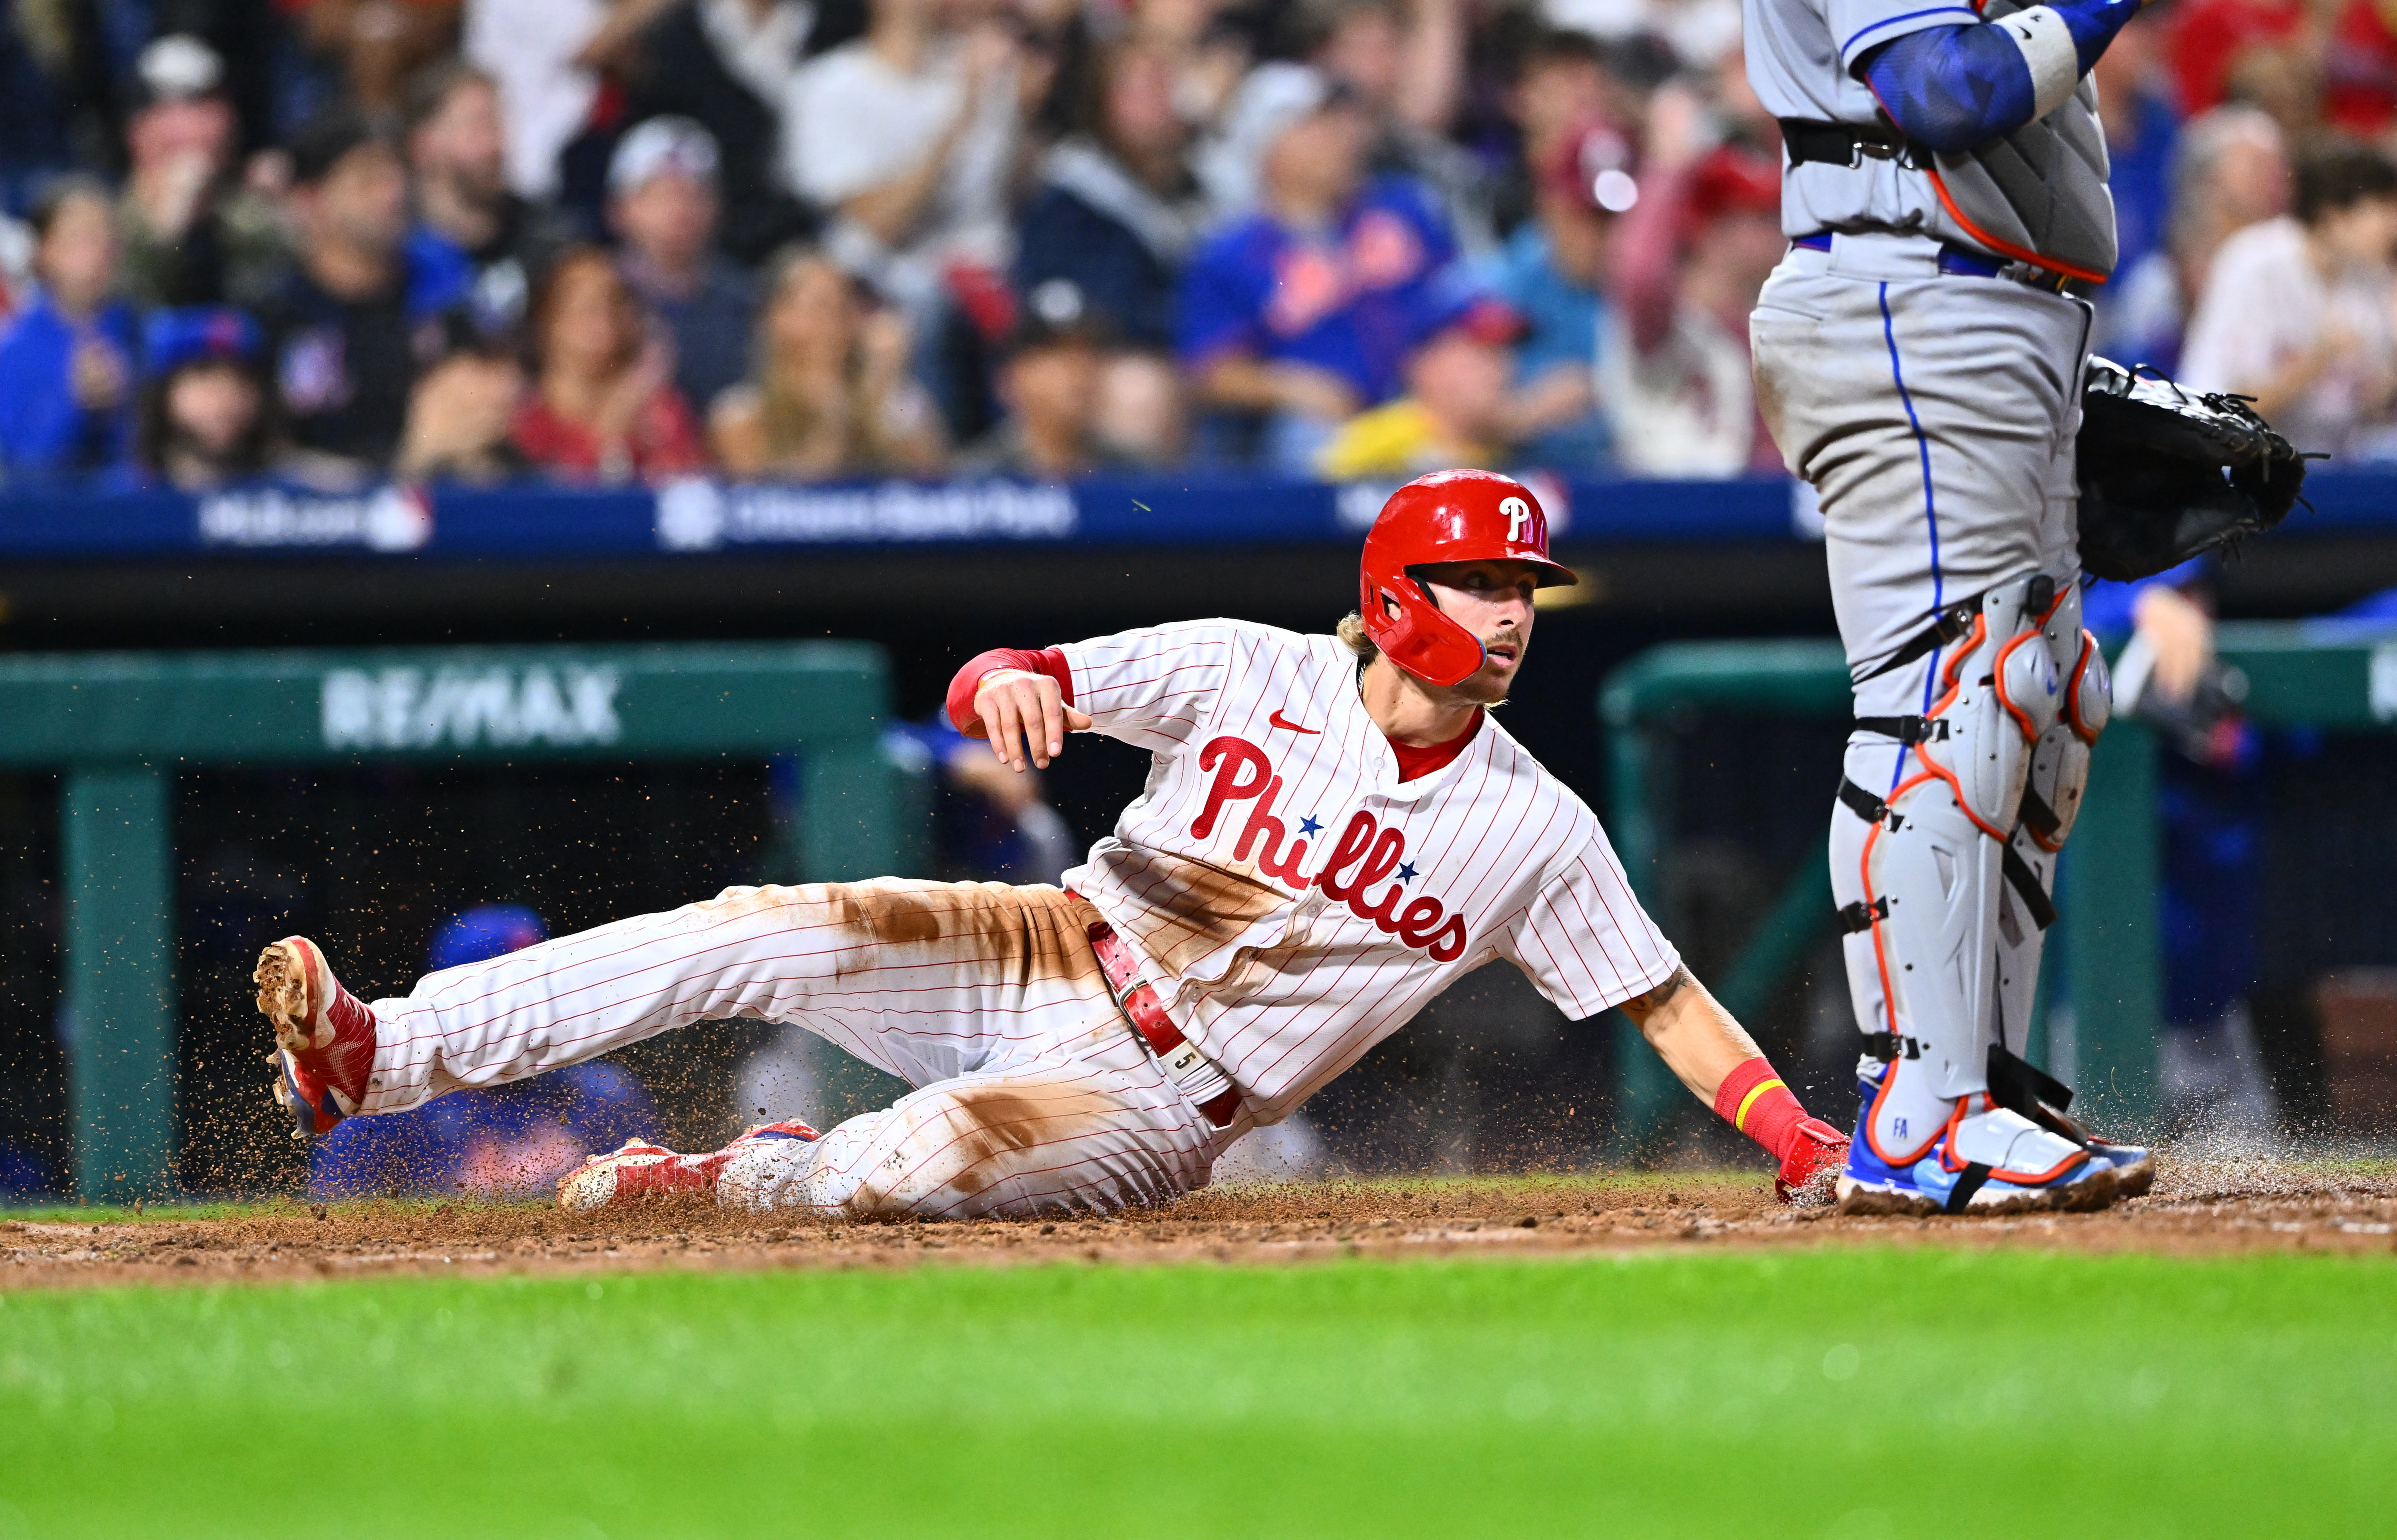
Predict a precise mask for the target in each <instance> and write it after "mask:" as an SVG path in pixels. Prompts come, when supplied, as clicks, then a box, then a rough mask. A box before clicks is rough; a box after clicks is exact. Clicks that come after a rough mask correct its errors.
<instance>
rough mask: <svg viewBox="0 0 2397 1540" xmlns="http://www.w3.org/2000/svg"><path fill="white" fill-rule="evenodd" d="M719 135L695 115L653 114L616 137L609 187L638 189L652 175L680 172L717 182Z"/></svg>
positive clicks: (618, 190)
mask: <svg viewBox="0 0 2397 1540" xmlns="http://www.w3.org/2000/svg"><path fill="white" fill-rule="evenodd" d="M717 158H718V157H717V155H716V136H715V135H714V134H711V133H709V132H708V131H707V130H706V128H704V127H702V126H701V125H700V124H699V123H698V122H697V121H696V120H695V119H692V118H687V117H671V116H669V117H653V118H650V119H649V120H648V121H647V122H645V123H643V124H641V125H640V126H639V127H636V128H634V129H633V131H632V132H631V133H628V134H626V135H625V136H624V137H623V139H621V140H618V141H616V153H615V154H614V155H613V156H612V157H610V159H609V162H608V191H609V193H612V194H623V193H630V192H634V191H636V190H637V189H638V188H640V187H641V186H642V184H644V183H645V182H647V181H649V180H650V179H651V178H652V177H659V176H663V175H666V174H668V173H675V172H678V173H680V174H681V175H683V176H686V177H689V178H690V180H691V181H698V182H704V183H706V184H707V185H708V186H710V187H713V186H715V185H716V164H717Z"/></svg>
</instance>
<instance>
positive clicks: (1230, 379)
mask: <svg viewBox="0 0 2397 1540" xmlns="http://www.w3.org/2000/svg"><path fill="white" fill-rule="evenodd" d="M1372 134H1373V122H1372V120H1371V119H1370V118H1369V117H1367V116H1366V114H1364V113H1363V112H1362V111H1360V110H1359V107H1358V106H1357V104H1356V103H1355V102H1354V100H1351V99H1350V98H1349V97H1348V96H1347V95H1346V93H1345V92H1342V91H1339V90H1337V89H1335V88H1333V87H1332V86H1331V85H1330V84H1329V83H1328V82H1327V81H1326V80H1325V78H1324V77H1323V76H1321V75H1319V74H1317V73H1316V72H1314V71H1312V70H1309V69H1306V68H1305V67H1303V66H1299V65H1270V64H1269V65H1265V66H1263V67H1261V68H1260V69H1258V70H1257V71H1256V72H1254V74H1252V77H1251V81H1250V84H1249V86H1248V87H1244V100H1243V101H1242V102H1241V103H1239V105H1238V106H1237V107H1236V109H1235V130H1234V135H1233V137H1234V138H1235V139H1238V140H1243V141H1245V142H1246V143H1247V144H1248V145H1249V146H1250V147H1251V153H1252V154H1253V155H1254V157H1255V159H1256V162H1257V164H1258V167H1259V169H1260V172H1261V175H1260V176H1259V178H1258V188H1259V191H1260V193H1261V202H1260V207H1259V208H1258V209H1257V211H1256V212H1255V213H1254V214H1252V215H1251V216H1249V217H1248V218H1246V219H1243V220H1240V221H1238V222H1237V223H1235V224H1233V225H1231V226H1230V227H1229V228H1227V229H1225V231H1223V232H1222V233H1221V234H1217V235H1216V236H1215V237H1214V238H1213V239H1212V240H1211V241H1209V242H1208V243H1207V244H1206V245H1205V246H1204V247H1202V248H1200V249H1199V252H1198V256H1197V257H1196V258H1195V259H1193V261H1192V262H1191V265H1190V271H1189V273H1188V274H1187V275H1186V276H1185V279H1184V282H1183V287H1182V312H1181V316H1180V323H1179V327H1178V338H1177V346H1178V351H1179V353H1180V354H1181V356H1182V359H1183V362H1184V364H1185V367H1186V368H1188V369H1190V370H1191V372H1192V374H1193V375H1194V377H1195V381H1196V385H1197V391H1198V400H1199V402H1200V404H1201V405H1202V406H1205V407H1209V408H1214V409H1216V410H1218V411H1233V412H1244V413H1254V414H1259V415H1261V416H1262V417H1263V418H1264V420H1265V438H1264V441H1263V444H1262V454H1261V456H1260V458H1261V459H1262V460H1263V461H1264V462H1265V463H1266V464H1268V465H1270V466H1272V467H1273V468H1275V469H1277V470H1281V471H1284V472H1288V473H1291V474H1294V475H1306V474H1308V469H1309V467H1310V466H1311V465H1312V463H1313V462H1314V459H1315V457H1316V455H1317V453H1318V452H1319V450H1320V449H1322V447H1323V445H1324V443H1325V442H1326V441H1327V440H1328V439H1329V437H1330V435H1331V434H1332V430H1333V429H1334V428H1335V427H1337V426H1338V425H1339V424H1340V422H1343V421H1344V420H1346V418H1348V417H1349V416H1351V415H1353V414H1354V413H1355V412H1357V411H1358V410H1359V408H1364V407H1370V406H1375V405H1379V404H1380V403H1382V402H1384V401H1387V400H1389V399H1390V398H1391V397H1392V396H1394V395H1397V394H1398V393H1399V376H1400V371H1401V369H1402V368H1403V366H1404V364H1405V362H1406V355H1407V352H1408V349H1409V347H1410V345H1411V344H1412V342H1413V341H1414V339H1415V338H1416V337H1418V336H1419V335H1420V334H1421V312H1422V310H1423V308H1424V306H1425V304H1426V302H1427V297H1428V295H1429V294H1430V292H1431V290H1432V287H1433V280H1434V279H1435V278H1437V277H1438V276H1439V275H1440V274H1441V273H1442V272H1443V270H1445V269H1446V268H1447V267H1448V266H1449V264H1450V263H1451V262H1452V261H1454V259H1455V255H1456V246H1455V242H1454V241H1453V238H1452V237H1451V235H1450V233H1449V229H1448V225H1447V221H1446V220H1445V219H1444V218H1443V216H1442V215H1441V213H1440V208H1439V205H1438V203H1437V202H1436V201H1435V200H1434V199H1433V197H1432V195H1431V194H1430V193H1429V192H1428V191H1427V190H1426V189H1425V188H1424V187H1423V186H1422V185H1421V184H1420V183H1417V182H1413V181H1408V180H1406V179H1403V178H1397V177H1388V178H1375V179H1373V180H1371V181H1368V180H1366V177H1365V175H1364V167H1365V156H1366V152H1367V151H1368V149H1369V148H1370V141H1371V137H1372Z"/></svg>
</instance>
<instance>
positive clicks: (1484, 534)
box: [1357, 471, 1581, 686]
mask: <svg viewBox="0 0 2397 1540" xmlns="http://www.w3.org/2000/svg"><path fill="white" fill-rule="evenodd" d="M1461 561H1525V562H1530V563H1531V564H1532V565H1533V568H1534V569H1535V570H1536V573H1537V577H1536V579H1535V581H1536V582H1537V583H1538V584H1539V586H1540V587H1542V588H1549V587H1555V586H1559V585H1562V584H1568V583H1579V582H1580V581H1581V580H1580V579H1579V578H1577V577H1575V576H1573V571H1572V569H1569V568H1565V567H1560V566H1558V565H1557V564H1556V563H1555V562H1553V561H1550V560H1549V559H1548V518H1547V514H1546V513H1544V512H1542V511H1541V508H1540V500H1539V499H1538V498H1536V497H1534V496H1533V495H1532V489H1530V488H1529V487H1526V486H1524V485H1523V484H1522V483H1521V482H1520V481H1517V480H1516V479H1515V478H1514V477H1512V476H1504V475H1497V474H1496V473H1495V472H1492V471H1435V472H1433V473H1432V474H1431V475H1426V476H1418V477H1416V478H1415V479H1414V480H1413V481H1410V482H1408V483H1407V484H1406V485H1405V486H1403V487H1401V488H1399V489H1398V490H1397V491H1395V492H1393V493H1391V494H1390V501H1389V502H1386V503H1384V504H1383V505H1382V513H1381V516H1380V517H1379V518H1376V519H1375V520H1374V521H1373V530H1372V532H1371V533H1369V534H1367V535H1366V537H1365V552H1364V556H1363V559H1362V560H1361V561H1360V562H1359V572H1358V605H1357V611H1358V613H1359V615H1361V616H1362V617H1363V618H1364V622H1365V634H1366V635H1367V636H1371V637H1372V638H1373V645H1374V646H1375V647H1378V648H1380V649H1382V654H1383V656H1385V657H1386V658H1388V659H1389V660H1390V662H1392V663H1396V664H1398V665H1399V667H1400V668H1403V669H1405V670H1406V671H1407V672H1408V673H1410V674H1412V675H1413V676H1415V677H1417V678H1419V679H1422V680H1424V681H1425V682H1426V683H1428V684H1434V685H1440V686H1449V685H1458V684H1462V683H1464V682H1465V681H1466V680H1467V679H1469V678H1471V677H1473V676H1474V675H1475V674H1476V673H1477V672H1479V671H1480V667H1481V663H1482V651H1481V638H1480V637H1479V636H1475V635H1474V634H1473V633H1472V632H1470V631H1468V630H1466V628H1465V627H1464V626H1462V625H1459V624H1457V623H1456V622H1454V621H1453V620H1451V619H1450V618H1449V617H1448V616H1446V615H1443V614H1441V613H1440V605H1439V603H1438V602H1437V601H1436V600H1434V599H1433V597H1432V595H1431V590H1430V589H1428V588H1426V587H1425V586H1424V583H1423V580H1422V578H1420V577H1419V576H1417V575H1416V573H1415V570H1414V569H1416V568H1418V567H1435V566H1440V565H1442V564H1444V563H1449V562H1461Z"/></svg>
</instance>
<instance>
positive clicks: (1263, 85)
mask: <svg viewBox="0 0 2397 1540" xmlns="http://www.w3.org/2000/svg"><path fill="white" fill-rule="evenodd" d="M1355 102H1356V92H1355V91H1354V90H1353V89H1351V88H1350V87H1347V86H1346V85H1345V84H1343V83H1341V82H1339V81H1337V80H1334V79H1332V76H1330V75H1328V74H1324V73H1323V72H1322V71H1321V70H1319V69H1316V68H1314V67H1313V66H1311V65H1306V64H1291V63H1284V62H1279V61H1276V62H1269V63H1265V64H1260V65H1258V66H1257V67H1256V68H1255V69H1253V70H1251V71H1250V72H1249V74H1248V77H1247V78H1246V79H1244V80H1242V81H1241V82H1240V85H1239V89H1238V90H1237V91H1235V92H1234V93H1233V96H1232V100H1231V102H1230V103H1229V104H1228V105H1227V106H1226V107H1225V109H1224V117H1223V130H1222V132H1221V133H1220V134H1219V135H1218V136H1217V137H1216V139H1215V141H1214V142H1213V143H1212V145H1210V146H1209V147H1208V148H1207V150H1206V151H1205V152H1204V153H1203V154H1202V155H1201V156H1200V160H1201V167H1200V169H1201V172H1202V175H1203V176H1204V179H1205V180H1206V181H1207V183H1208V186H1209V191H1210V192H1211V193H1212V194H1214V195H1215V197H1216V199H1217V201H1218V202H1220V203H1222V204H1223V205H1224V206H1225V207H1226V208H1247V207H1249V206H1250V205H1252V204H1253V203H1255V202H1256V199H1257V190H1258V187H1259V185H1260V182H1261V176H1262V172H1263V168H1264V167H1265V156H1266V155H1267V154H1271V153H1272V150H1273V147H1274V146H1275V145H1276V144H1277V143H1279V142H1280V141H1281V136H1282V135H1284V134H1286V133H1288V132H1289V131H1290V130H1291V129H1292V128H1294V127H1297V126H1298V125H1299V124H1301V123H1303V122H1305V121H1306V119H1307V118H1309V117H1311V116H1313V115H1314V114H1317V113H1319V112H1321V111H1323V110H1324V109H1326V108H1332V107H1346V106H1351V105H1354V104H1355Z"/></svg>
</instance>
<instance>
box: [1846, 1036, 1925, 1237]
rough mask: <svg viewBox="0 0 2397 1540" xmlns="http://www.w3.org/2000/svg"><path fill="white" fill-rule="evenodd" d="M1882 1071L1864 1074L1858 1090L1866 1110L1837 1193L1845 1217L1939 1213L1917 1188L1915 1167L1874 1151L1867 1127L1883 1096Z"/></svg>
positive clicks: (1859, 1117) (1858, 1116)
mask: <svg viewBox="0 0 2397 1540" xmlns="http://www.w3.org/2000/svg"><path fill="white" fill-rule="evenodd" d="M1881 1074H1882V1070H1881V1066H1880V1065H1874V1066H1873V1067H1872V1069H1871V1070H1870V1071H1869V1072H1868V1073H1863V1074H1860V1076H1859V1078H1857V1080H1856V1090H1857V1091H1859V1092H1861V1093H1862V1094H1863V1096H1864V1106H1863V1107H1862V1108H1861V1109H1860V1110H1859V1111H1858V1112H1857V1113H1856V1131H1855V1134H1854V1136H1853V1137H1851V1138H1850V1139H1849V1141H1848V1157H1847V1159H1846V1160H1845V1161H1844V1162H1843V1163H1842V1164H1841V1167H1840V1179H1839V1183H1838V1185H1837V1186H1836V1187H1835V1188H1834V1191H1835V1192H1836V1193H1837V1195H1838V1199H1839V1208H1840V1212H1841V1213H1900V1214H1924V1213H1936V1212H1938V1210H1939V1203H1938V1200H1937V1199H1934V1198H1930V1197H1927V1196H1925V1195H1924V1193H1923V1191H1922V1188H1921V1187H1919V1186H1917V1185H1915V1181H1914V1167H1913V1166H1912V1165H1910V1164H1909V1165H1902V1166H1893V1165H1891V1164H1890V1163H1889V1162H1888V1161H1886V1160H1883V1159H1882V1158H1881V1156H1880V1155H1879V1154H1878V1153H1876V1152H1875V1151H1874V1149H1873V1147H1872V1140H1871V1138H1870V1137H1869V1132H1868V1129H1867V1126H1866V1125H1867V1124H1868V1122H1869V1121H1870V1120H1871V1118H1872V1107H1873V1098H1874V1097H1875V1096H1876V1095H1878V1094H1880V1092H1881Z"/></svg>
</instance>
